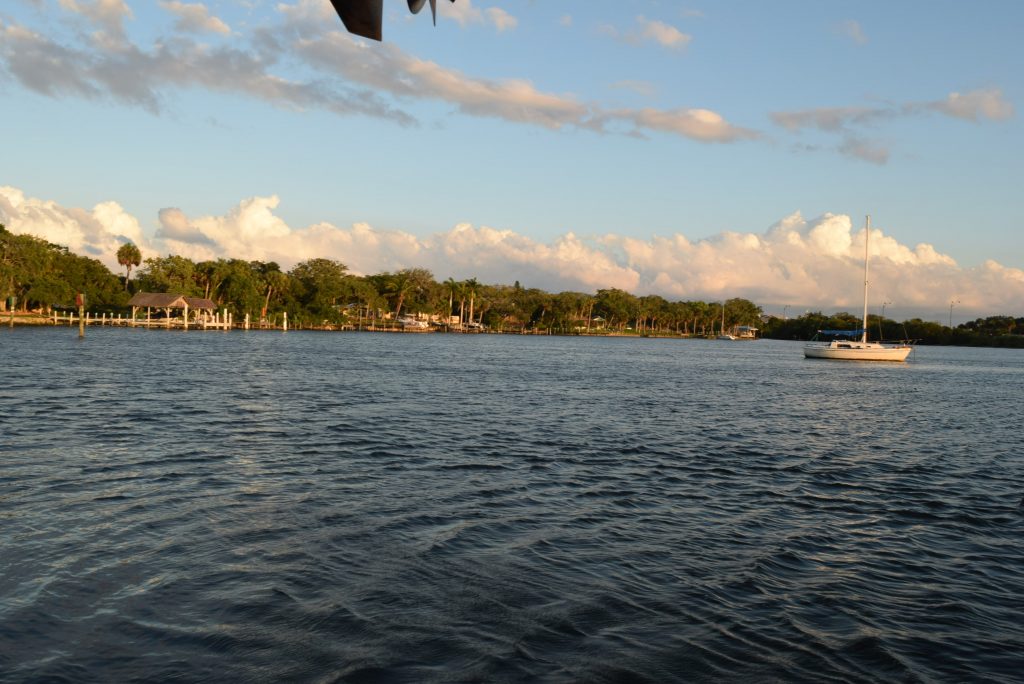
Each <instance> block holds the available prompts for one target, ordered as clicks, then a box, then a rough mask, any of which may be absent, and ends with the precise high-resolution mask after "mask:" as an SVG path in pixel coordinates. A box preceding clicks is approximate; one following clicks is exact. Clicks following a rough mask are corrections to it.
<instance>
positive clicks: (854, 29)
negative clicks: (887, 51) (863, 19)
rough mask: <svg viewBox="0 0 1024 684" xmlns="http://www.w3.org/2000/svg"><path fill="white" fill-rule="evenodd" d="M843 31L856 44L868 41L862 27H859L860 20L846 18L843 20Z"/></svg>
mask: <svg viewBox="0 0 1024 684" xmlns="http://www.w3.org/2000/svg"><path fill="white" fill-rule="evenodd" d="M843 33H844V34H846V36H847V37H848V38H849V39H850V40H852V41H853V42H854V43H857V44H858V45H864V44H865V43H867V42H868V37H867V36H866V35H864V29H863V28H861V25H860V22H859V21H856V20H854V19H847V20H846V21H844V22H843Z"/></svg>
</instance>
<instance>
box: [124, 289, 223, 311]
mask: <svg viewBox="0 0 1024 684" xmlns="http://www.w3.org/2000/svg"><path fill="white" fill-rule="evenodd" d="M186 304H187V305H188V308H190V309H216V308H217V305H216V304H214V303H213V302H212V301H210V300H209V299H203V298H202V297H184V296H182V295H179V294H171V293H169V292H137V293H135V295H134V296H133V297H132V298H131V299H130V300H128V306H144V307H147V308H151V309H184V308H185V305H186Z"/></svg>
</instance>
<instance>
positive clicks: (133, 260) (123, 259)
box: [117, 242, 142, 290]
mask: <svg viewBox="0 0 1024 684" xmlns="http://www.w3.org/2000/svg"><path fill="white" fill-rule="evenodd" d="M117 263H119V264H121V266H123V267H124V268H125V269H126V270H125V275H124V289H125V290H127V289H128V281H129V280H130V279H131V277H132V267H133V266H138V265H139V264H141V263H142V252H140V251H139V248H138V247H136V246H135V245H134V244H132V243H131V242H126V243H124V244H123V245H121V246H120V247H118V249H117Z"/></svg>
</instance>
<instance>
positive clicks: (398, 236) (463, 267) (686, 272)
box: [0, 187, 1024, 315]
mask: <svg viewBox="0 0 1024 684" xmlns="http://www.w3.org/2000/svg"><path fill="white" fill-rule="evenodd" d="M279 204H280V199H279V198H278V197H276V196H270V197H252V198H249V199H246V200H243V201H241V202H239V203H238V204H237V205H236V206H235V207H233V208H231V209H230V210H228V211H227V212H225V213H224V214H221V215H215V216H195V217H191V216H189V215H188V214H187V212H185V211H183V210H181V209H178V208H167V209H163V210H161V211H160V213H159V217H158V221H159V228H158V230H157V232H156V233H155V234H154V235H153V236H152V237H147V236H146V235H144V234H143V232H142V230H141V229H140V226H139V221H138V220H137V219H136V218H135V217H133V216H130V215H128V214H127V213H126V212H125V211H124V210H123V209H122V208H121V207H120V205H118V204H117V203H116V202H112V201H107V202H102V203H99V204H97V205H96V206H95V207H93V209H91V210H84V209H76V208H67V207H63V206H61V205H59V204H58V203H56V202H53V201H50V200H41V199H35V198H29V197H26V196H25V195H24V193H23V192H22V191H20V190H18V189H16V188H11V187H0V222H3V223H4V224H6V225H7V226H8V228H9V229H10V230H11V231H12V232H15V233H30V234H34V235H38V236H40V237H43V238H44V239H47V240H49V241H51V242H54V243H57V244H64V245H67V246H68V247H70V248H71V249H72V250H73V251H75V252H78V253H81V254H86V255H89V256H95V257H97V258H99V259H100V260H101V261H103V262H104V263H106V264H107V265H108V266H109V267H111V268H112V269H115V270H116V268H117V262H116V257H115V253H116V251H117V248H118V247H119V246H120V245H121V244H122V243H123V242H125V241H127V240H131V241H132V242H134V243H136V244H137V245H139V247H140V248H141V249H142V251H143V255H144V256H146V257H149V256H155V255H162V254H180V255H182V256H186V257H189V258H191V259H195V260H206V259H216V258H222V257H223V258H240V259H250V260H261V261H276V262H278V263H279V264H281V265H282V266H283V267H284V268H290V267H291V266H293V265H294V264H295V263H297V262H299V261H302V260H305V259H310V258H315V257H328V258H332V259H338V260H340V261H342V262H344V263H345V264H346V265H348V266H349V268H350V269H351V270H352V271H353V272H355V273H361V274H369V273H379V272H381V271H395V270H398V269H402V268H409V267H424V268H428V269H430V270H431V271H433V272H434V274H435V276H436V277H438V278H439V279H445V278H447V277H455V278H459V279H462V278H470V277H475V278H478V279H479V280H481V281H483V282H489V283H506V284H507V283H511V282H514V281H516V280H518V281H520V282H521V283H523V284H524V285H527V286H529V287H540V288H543V289H546V290H549V291H561V290H577V291H584V292H593V291H595V290H597V289H601V288H609V287H616V288H620V289H623V290H627V291H630V292H633V293H636V294H660V295H662V296H665V297H667V298H669V299H704V300H719V299H723V298H728V297H746V298H748V299H751V300H752V301H754V302H757V303H759V304H762V305H770V304H776V303H778V304H781V303H788V304H790V305H792V306H793V307H794V308H798V307H807V308H821V309H831V308H833V307H840V308H847V309H849V310H854V309H857V308H859V306H860V302H861V299H860V298H861V291H862V286H863V271H862V270H861V267H862V259H863V254H864V240H865V232H864V229H863V228H855V227H854V226H853V223H852V221H851V219H850V217H849V216H846V215H842V214H824V215H822V216H819V217H817V218H814V219H805V218H804V217H803V216H802V215H801V214H800V213H799V212H797V213H793V214H791V215H789V216H786V217H784V218H782V219H781V220H779V221H778V222H777V223H775V224H774V225H772V226H769V227H768V228H767V229H766V230H763V231H749V232H738V231H730V232H724V233H721V234H719V235H715V236H713V237H710V238H705V239H700V240H691V239H689V238H687V237H686V236H685V235H683V234H681V233H677V234H674V235H669V236H652V237H649V238H637V237H630V236H623V235H614V234H610V235H602V236H594V237H582V236H580V235H577V234H574V233H567V234H565V235H562V236H560V237H557V238H555V239H554V240H551V241H550V242H543V241H538V240H534V239H532V238H530V237H527V236H525V235H522V234H521V233H518V232H516V231H514V230H511V229H500V228H493V227H489V226H473V225H470V224H458V225H455V226H453V227H452V228H451V229H450V230H447V231H443V232H439V233H435V234H432V235H427V236H418V235H414V234H412V233H408V232H405V231H400V230H378V229H376V228H374V227H372V226H370V225H368V224H366V223H356V224H354V225H351V226H335V225H332V224H329V223H316V224H313V225H309V226H305V227H295V226H290V225H288V224H287V222H286V221H285V220H284V219H282V218H281V217H280V216H278V215H277V213H276V210H277V208H278V206H279ZM870 248H871V255H872V256H871V259H872V260H871V289H872V292H873V293H877V297H878V298H879V300H880V301H881V300H882V299H885V300H888V301H890V302H896V303H897V305H898V306H899V307H900V309H902V310H905V311H913V310H914V309H915V308H916V309H917V310H918V311H934V310H936V309H941V308H942V307H943V306H944V305H945V304H946V303H948V301H949V297H950V296H951V293H956V296H957V298H958V299H959V300H960V302H961V303H960V304H959V305H958V306H959V308H960V310H962V311H965V312H966V311H974V312H977V315H990V314H993V313H1001V312H1014V311H1017V310H1018V309H1019V307H1020V302H1021V301H1024V271H1022V270H1021V269H1016V268H1011V267H1007V266H1004V265H1001V264H999V263H998V262H996V261H987V262H985V263H984V264H982V265H981V266H979V267H975V268H962V267H960V266H959V265H958V264H957V263H956V261H954V260H953V259H952V258H951V257H949V256H948V255H945V254H941V253H939V252H938V251H937V250H936V249H935V248H934V247H933V246H932V245H929V244H919V245H916V246H913V247H912V246H909V245H905V244H902V243H901V242H900V241H899V240H898V239H896V238H895V237H893V236H892V235H888V234H886V233H885V232H884V231H883V230H881V229H879V228H874V229H872V233H871V242H870ZM908 315H920V314H913V313H910V314H908Z"/></svg>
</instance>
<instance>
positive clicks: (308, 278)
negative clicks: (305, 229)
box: [288, 259, 348, 322]
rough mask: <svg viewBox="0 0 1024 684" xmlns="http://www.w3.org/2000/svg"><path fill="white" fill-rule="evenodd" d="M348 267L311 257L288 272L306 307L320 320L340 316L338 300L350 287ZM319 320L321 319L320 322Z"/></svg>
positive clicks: (297, 294)
mask: <svg viewBox="0 0 1024 684" xmlns="http://www.w3.org/2000/svg"><path fill="white" fill-rule="evenodd" d="M347 272H348V267H347V266H345V264H343V263H341V262H340V261H334V260H332V259H309V260H307V261H303V262H300V263H298V264H296V265H295V268H293V269H292V270H291V271H289V272H288V275H290V276H291V277H292V279H293V285H294V287H295V294H296V297H297V299H298V300H299V302H300V303H301V304H302V305H303V307H304V308H305V309H306V310H307V311H308V312H309V313H310V314H311V315H313V316H314V317H315V319H319V321H323V320H327V319H331V320H333V319H337V318H338V317H339V314H338V311H337V309H336V308H335V304H336V303H337V300H338V299H339V298H340V297H342V296H343V295H344V294H345V292H346V289H347ZM319 321H318V322H319Z"/></svg>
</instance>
